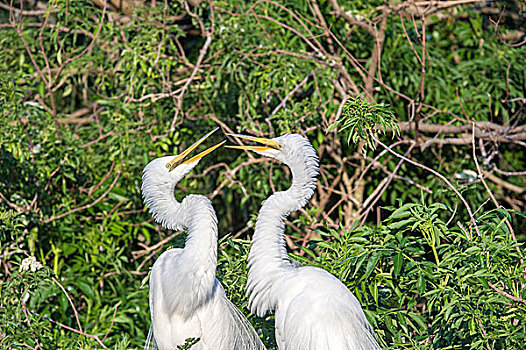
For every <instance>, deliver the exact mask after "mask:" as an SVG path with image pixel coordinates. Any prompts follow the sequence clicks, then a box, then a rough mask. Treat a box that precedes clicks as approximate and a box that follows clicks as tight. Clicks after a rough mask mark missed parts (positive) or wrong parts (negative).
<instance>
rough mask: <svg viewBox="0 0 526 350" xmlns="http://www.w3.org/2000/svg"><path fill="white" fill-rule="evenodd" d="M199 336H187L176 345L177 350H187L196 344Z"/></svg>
mask: <svg viewBox="0 0 526 350" xmlns="http://www.w3.org/2000/svg"><path fill="white" fill-rule="evenodd" d="M200 339H201V338H188V339H186V341H185V342H184V344H183V345H177V350H188V349H191V348H192V346H194V345H195V344H197V343H198V342H199V340H200Z"/></svg>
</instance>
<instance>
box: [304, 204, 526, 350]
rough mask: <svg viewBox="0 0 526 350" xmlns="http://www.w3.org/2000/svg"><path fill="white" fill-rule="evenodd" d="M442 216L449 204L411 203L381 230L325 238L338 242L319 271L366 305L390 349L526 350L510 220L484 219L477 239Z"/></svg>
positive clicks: (328, 247) (325, 249)
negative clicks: (523, 349) (447, 223)
mask: <svg viewBox="0 0 526 350" xmlns="http://www.w3.org/2000/svg"><path fill="white" fill-rule="evenodd" d="M442 215H449V213H448V211H446V208H445V207H444V206H443V205H441V204H438V205H437V204H436V203H435V204H432V205H431V206H427V205H426V204H415V203H408V204H405V205H402V206H400V207H399V208H398V209H396V210H395V211H394V212H393V213H392V214H391V216H390V217H389V218H388V219H387V220H386V221H385V224H384V225H381V226H379V227H374V226H363V227H361V228H355V229H352V230H349V231H347V230H334V229H329V230H328V231H327V232H326V233H325V232H320V234H322V236H323V237H326V238H329V239H330V242H327V241H326V240H323V241H321V242H318V243H317V244H316V246H317V247H318V248H319V256H316V257H315V261H314V263H315V264H316V266H319V267H321V268H325V269H327V270H328V271H329V272H331V273H332V274H334V275H335V276H337V277H338V278H339V279H341V280H342V281H344V282H345V283H346V284H347V286H348V287H349V288H350V289H351V290H352V291H353V293H354V294H355V295H356V296H357V297H358V298H359V300H360V303H361V304H362V306H363V307H364V308H365V309H366V315H367V317H368V319H369V320H370V322H371V324H372V325H373V327H374V328H375V329H376V330H377V335H378V337H379V339H380V342H381V344H382V346H383V347H384V348H386V349H400V348H403V349H413V348H419V349H435V348H462V349H480V348H486V347H487V346H489V348H491V349H519V348H521V347H522V343H523V339H524V335H525V334H526V322H525V321H526V304H525V303H524V297H525V296H526V294H525V291H524V288H522V286H523V284H524V283H525V282H526V277H525V275H524V272H523V271H524V268H525V267H526V264H525V263H524V260H523V259H524V252H523V245H522V244H517V243H516V242H515V241H514V240H513V239H512V238H511V234H510V232H509V230H508V229H507V227H506V225H504V224H503V223H504V220H505V219H509V218H510V216H509V213H507V212H506V211H504V210H495V211H491V212H487V213H485V214H484V215H481V216H480V217H479V218H478V221H479V223H480V224H481V226H482V230H481V236H475V237H473V238H472V239H471V238H469V236H468V235H466V232H463V231H462V230H461V229H460V228H459V227H451V228H448V227H446V226H445V225H444V223H443V222H442V221H441V220H440V219H439V218H438V217H439V216H442ZM466 226H469V224H466ZM432 232H435V233H436V234H437V239H438V238H440V239H439V240H437V241H435V242H434V244H435V246H433V245H431V244H430V238H429V236H430V235H432ZM433 247H436V250H435V248H433ZM517 248H519V249H518V250H517ZM302 260H304V259H302ZM492 286H494V287H495V288H493V287H492ZM503 286H505V287H503ZM497 289H498V290H501V291H502V290H504V291H505V292H506V293H507V294H505V293H501V292H499V291H498V290H497ZM520 300H522V301H520ZM486 344H487V345H486Z"/></svg>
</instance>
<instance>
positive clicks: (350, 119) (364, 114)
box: [327, 96, 400, 157]
mask: <svg viewBox="0 0 526 350" xmlns="http://www.w3.org/2000/svg"><path fill="white" fill-rule="evenodd" d="M377 125H378V126H379V127H378V128H377ZM336 128H338V129H339V131H346V133H347V143H350V142H351V141H352V142H353V143H354V144H357V143H359V142H361V143H362V145H361V147H360V148H361V149H360V152H361V153H362V154H363V155H364V157H365V155H366V154H367V149H368V148H369V149H371V150H373V151H374V150H375V149H376V142H375V139H376V138H378V136H379V134H380V133H382V134H385V131H386V129H387V128H390V129H392V130H393V137H394V135H395V134H400V127H399V126H398V124H397V120H396V118H395V116H394V114H393V112H392V111H391V109H389V106H388V105H382V104H374V103H369V102H367V101H366V100H365V99H364V98H363V97H362V96H358V97H352V96H350V97H349V98H348V99H347V101H345V104H344V105H343V108H342V114H341V116H340V118H339V119H338V120H337V121H335V122H334V123H333V124H331V125H330V126H329V127H328V128H327V132H329V131H331V130H333V129H336Z"/></svg>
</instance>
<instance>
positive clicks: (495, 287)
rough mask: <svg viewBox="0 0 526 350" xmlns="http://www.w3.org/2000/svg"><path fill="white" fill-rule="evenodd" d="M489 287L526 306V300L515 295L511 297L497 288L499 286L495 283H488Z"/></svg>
mask: <svg viewBox="0 0 526 350" xmlns="http://www.w3.org/2000/svg"><path fill="white" fill-rule="evenodd" d="M488 285H489V286H490V287H491V289H493V290H494V291H495V292H497V293H499V294H500V295H502V296H505V297H506V298H508V299H511V300H513V301H516V302H518V303H522V304H524V305H526V300H523V299H522V298H519V297H516V296H513V295H511V294H509V293H506V292H505V291H503V290H501V289H499V288H497V286H495V285H494V284H493V283H491V282H489V281H488Z"/></svg>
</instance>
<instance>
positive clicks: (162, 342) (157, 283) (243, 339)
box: [142, 129, 265, 350]
mask: <svg viewBox="0 0 526 350" xmlns="http://www.w3.org/2000/svg"><path fill="white" fill-rule="evenodd" d="M215 130H217V129H215ZM215 130H214V131H215ZM214 131H212V132H210V133H208V134H207V135H205V136H204V137H203V138H201V139H200V140H199V141H197V142H196V143H194V144H193V145H192V146H190V147H189V148H188V149H186V150H185V151H183V152H182V153H181V154H179V155H177V156H175V157H174V156H168V157H161V158H157V159H155V160H153V161H152V162H150V163H149V164H148V165H147V166H146V167H145V168H144V172H143V184H142V193H143V197H144V202H145V204H146V205H147V206H148V207H149V209H150V213H152V214H153V217H154V218H155V221H157V222H158V223H160V224H161V225H163V226H164V227H166V228H168V229H170V230H188V236H187V238H186V242H185V247H184V248H183V249H180V248H175V249H170V250H168V251H166V252H164V253H163V254H161V256H160V257H159V258H158V259H157V261H156V262H155V263H154V265H153V267H152V271H151V274H150V300H149V302H150V312H151V318H152V327H151V328H150V334H149V335H148V339H147V344H146V349H149V348H159V349H170V350H172V349H177V346H178V345H183V344H185V340H186V339H188V338H200V340H199V341H198V342H197V343H196V344H195V345H194V346H192V350H232V349H237V350H247V349H248V350H253V349H254V350H255V349H264V348H265V347H264V345H263V343H262V342H261V340H260V339H259V337H258V335H257V334H256V332H255V331H254V329H253V328H252V326H251V325H250V323H249V322H248V320H247V319H246V318H245V316H244V315H243V314H242V313H241V312H240V311H239V310H238V309H237V308H236V307H235V306H234V305H233V304H232V303H231V302H230V301H229V300H228V299H227V298H226V295H225V291H224V289H223V286H222V285H221V283H220V282H219V281H218V280H217V279H216V277H215V275H216V266H217V218H216V214H215V211H214V208H213V207H212V204H211V202H210V200H209V199H208V198H206V197H205V196H202V195H195V194H191V195H188V196H186V197H185V198H184V199H183V200H182V201H181V202H180V203H179V202H178V201H177V200H176V199H175V196H174V189H175V186H176V185H177V183H178V182H179V181H180V180H181V179H182V178H183V177H184V176H185V175H186V174H188V172H189V171H190V170H192V169H193V168H194V167H195V166H196V165H197V164H198V163H199V160H200V159H201V158H202V157H203V156H205V155H206V154H208V153H210V152H212V151H213V150H215V149H216V148H218V147H219V146H221V145H222V144H223V143H224V141H223V142H222V143H220V144H218V145H216V146H214V147H211V148H209V149H207V150H206V151H204V152H202V153H200V154H198V155H196V156H194V157H192V158H190V159H188V160H186V158H187V157H188V155H189V154H190V153H191V152H192V151H193V150H194V149H196V148H197V146H199V145H200V144H201V143H202V142H203V141H204V140H205V139H206V138H207V137H208V136H210V135H211V134H212V133H213V132H214Z"/></svg>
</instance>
